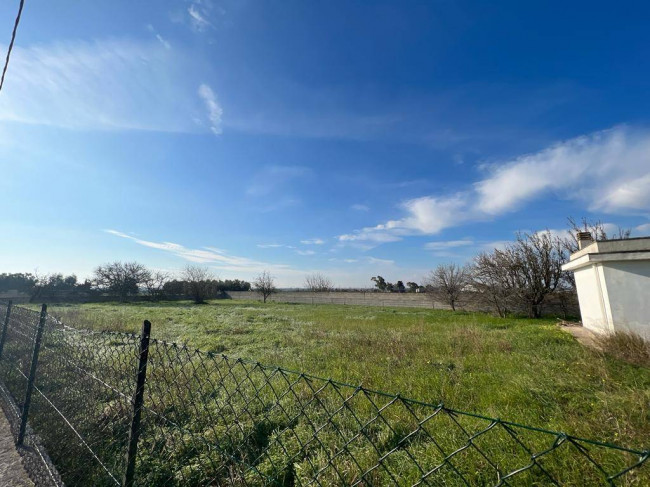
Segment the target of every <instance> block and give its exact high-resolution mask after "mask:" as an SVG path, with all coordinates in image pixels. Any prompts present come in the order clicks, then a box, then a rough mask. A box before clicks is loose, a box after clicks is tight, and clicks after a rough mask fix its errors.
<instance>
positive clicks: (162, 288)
mask: <svg viewBox="0 0 650 487" xmlns="http://www.w3.org/2000/svg"><path fill="white" fill-rule="evenodd" d="M250 290H251V283H249V282H247V281H244V280H239V279H233V280H230V279H226V280H221V279H217V278H215V277H214V276H213V275H212V274H211V273H210V272H209V270H208V269H206V268H202V267H198V266H187V267H186V268H184V269H183V271H182V272H181V274H180V276H178V277H174V276H172V274H170V273H168V272H164V271H158V270H152V269H149V268H147V267H146V266H144V265H143V264H140V263H138V262H111V263H107V264H103V265H100V266H98V267H97V268H95V270H94V272H93V276H92V278H91V279H86V280H84V281H83V282H80V281H79V280H78V279H77V276H76V275H74V274H71V275H68V276H65V275H63V274H60V273H55V274H49V275H39V274H37V273H3V274H0V292H9V291H17V292H19V293H22V294H28V295H29V296H30V299H31V300H32V301H37V300H41V299H60V300H64V299H77V298H82V299H88V300H92V299H93V297H98V296H109V297H113V298H115V299H117V300H119V301H127V300H129V299H131V298H133V297H143V298H147V299H150V300H152V301H158V300H161V299H165V298H169V297H178V296H183V297H188V298H191V299H193V300H194V301H195V302H203V301H205V300H206V299H210V298H217V297H220V296H221V295H222V294H223V293H224V292H226V291H250Z"/></svg>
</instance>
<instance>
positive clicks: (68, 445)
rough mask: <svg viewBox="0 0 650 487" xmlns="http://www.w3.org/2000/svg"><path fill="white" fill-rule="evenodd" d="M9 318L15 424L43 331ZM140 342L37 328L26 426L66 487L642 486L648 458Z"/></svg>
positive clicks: (28, 318) (49, 321)
mask: <svg viewBox="0 0 650 487" xmlns="http://www.w3.org/2000/svg"><path fill="white" fill-rule="evenodd" d="M6 315H7V305H6V304H0V319H1V318H2V317H4V316H6ZM8 316H9V319H8V320H5V322H4V324H3V325H4V326H3V335H4V339H0V342H2V345H0V354H1V355H0V379H1V381H2V382H3V383H4V386H5V388H6V389H8V391H9V392H10V394H11V396H12V398H13V400H14V401H15V403H16V405H17V407H18V408H20V409H21V411H23V410H24V398H25V390H26V388H28V383H29V377H30V368H31V365H32V362H31V360H32V358H33V350H34V345H35V342H36V335H37V333H38V325H39V319H40V315H39V313H38V312H34V311H31V310H28V309H24V308H19V307H13V308H12V309H11V312H10V313H9V314H8ZM142 338H143V337H142V336H140V335H134V334H126V333H114V332H91V331H83V330H78V329H73V328H70V327H67V326H65V325H64V324H62V323H60V322H58V321H56V320H54V319H53V318H51V317H46V319H45V320H44V325H43V338H42V343H41V347H40V348H41V350H40V355H39V357H38V364H37V368H36V373H35V378H34V381H33V389H34V390H33V393H32V400H31V402H32V404H31V406H30V407H29V408H28V410H29V417H28V423H29V425H30V427H31V429H32V430H33V432H34V434H35V435H37V436H38V437H39V438H40V440H41V441H42V442H43V444H44V446H45V449H46V450H47V452H48V454H49V455H50V457H51V458H52V461H53V463H54V465H55V466H56V468H57V470H58V474H59V475H60V479H61V482H62V483H65V484H66V485H80V486H86V485H93V486H103V485H141V486H158V485H165V486H167V485H170V486H213V485H233V486H287V487H288V486H323V487H324V486H338V485H341V486H384V485H399V486H415V485H422V486H456V485H458V486H488V485H489V486H501V485H503V486H515V485H638V486H643V485H650V471H649V470H650V469H649V468H648V464H650V462H649V461H648V457H649V455H650V452H649V451H648V450H647V449H645V450H644V449H630V448H624V447H621V446H617V445H613V444H607V443H602V442H596V441H591V440H587V439H583V438H578V437H575V436H571V435H567V434H564V433H561V432H554V431H548V430H544V429H540V428H535V427H531V426H527V425H522V424H517V423H513V422H509V421H505V420H501V419H496V418H490V417H486V416H482V415H479V414H472V413H467V412H463V411H459V410H456V409H452V408H450V407H447V406H446V405H443V404H428V403H423V402H419V401H416V400H412V399H408V398H404V397H402V396H400V395H395V394H387V393H384V392H380V391H373V390H369V389H366V388H363V387H361V386H354V385H350V384H344V383H341V382H337V381H334V380H331V379H323V378H319V377H314V376H311V375H308V374H304V373H301V372H297V371H291V370H287V369H283V368H280V367H274V366H268V365H263V364H260V363H258V362H254V361H249V360H244V359H235V358H230V357H227V356H225V355H222V354H219V353H208V352H203V351H200V350H194V349H190V348H187V347H185V346H182V345H178V344H175V343H168V342H164V341H160V340H155V339H151V340H150V341H149V342H143V341H142ZM143 343H144V345H143ZM143 346H144V347H145V348H146V352H147V353H146V354H145V355H144V359H145V363H146V383H145V386H144V388H140V389H138V387H137V382H136V381H137V378H138V376H140V378H141V379H142V380H144V374H143V372H144V371H143V367H142V364H143V362H142V359H143V353H142V352H143V349H142V347H143ZM147 355H148V356H147ZM138 390H139V391H140V392H141V393H143V394H141V396H140V398H141V400H142V404H141V406H140V405H139V402H138V401H139V400H138V399H137V396H138V394H137V391H138ZM136 416H137V419H135V418H136ZM134 432H135V433H136V434H135V435H134ZM645 446H647V445H645ZM134 447H137V448H134ZM129 465H130V466H131V467H132V468H131V469H129Z"/></svg>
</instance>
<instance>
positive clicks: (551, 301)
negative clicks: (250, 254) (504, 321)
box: [225, 291, 580, 316]
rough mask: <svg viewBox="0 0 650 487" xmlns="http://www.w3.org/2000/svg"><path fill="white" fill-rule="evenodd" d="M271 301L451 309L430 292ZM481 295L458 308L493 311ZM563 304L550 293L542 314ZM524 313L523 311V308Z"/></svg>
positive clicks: (291, 296) (301, 295)
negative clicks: (482, 302)
mask: <svg viewBox="0 0 650 487" xmlns="http://www.w3.org/2000/svg"><path fill="white" fill-rule="evenodd" d="M225 294H226V295H227V296H228V297H229V298H230V299H235V300H237V299H242V300H259V299H261V298H260V295H259V294H257V293H255V292H254V291H227V292H226V293H225ZM268 301H275V302H278V303H295V304H340V305H351V306H353V305H357V306H380V307H384V306H386V307H395V308H428V309H445V310H450V309H451V306H449V305H448V304H447V303H444V302H442V301H439V300H436V299H434V298H433V297H432V296H431V295H430V294H427V293H383V292H360V291H352V292H348V291H332V292H308V291H278V292H277V293H275V294H272V295H271V296H270V297H269V298H268ZM480 302H481V300H480V299H479V298H478V296H474V295H472V294H471V293H468V294H467V295H466V296H465V297H464V298H463V300H462V301H461V302H460V303H458V304H457V305H456V307H457V309H461V310H466V311H481V312H491V311H492V309H491V308H490V307H489V306H486V305H484V304H480ZM564 311H565V310H563V309H562V306H561V305H560V303H559V302H558V300H557V299H555V296H553V295H549V296H548V298H547V302H546V303H544V305H543V307H542V314H543V315H545V316H561V315H563V314H564ZM522 312H523V310H522ZM568 314H570V315H572V316H579V315H580V309H579V308H578V305H577V299H576V302H575V303H572V304H570V305H569V306H568Z"/></svg>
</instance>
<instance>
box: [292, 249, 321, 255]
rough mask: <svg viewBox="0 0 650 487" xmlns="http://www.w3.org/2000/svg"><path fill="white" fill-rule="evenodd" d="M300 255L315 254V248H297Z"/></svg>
mask: <svg viewBox="0 0 650 487" xmlns="http://www.w3.org/2000/svg"><path fill="white" fill-rule="evenodd" d="M296 253H297V254H298V255H315V254H316V252H315V251H313V250H296Z"/></svg>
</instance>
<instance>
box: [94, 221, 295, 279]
mask: <svg viewBox="0 0 650 487" xmlns="http://www.w3.org/2000/svg"><path fill="white" fill-rule="evenodd" d="M104 231H105V232H106V233H109V234H111V235H115V236H116V237H120V238H125V239H128V240H131V241H133V242H135V243H136V244H138V245H142V246H144V247H149V248H152V249H157V250H162V251H165V252H169V253H171V254H173V255H176V256H178V257H181V258H182V259H184V260H187V261H189V262H194V263H198V264H206V265H208V264H209V265H210V266H211V267H213V268H215V269H221V270H228V271H242V272H261V271H263V270H276V271H284V272H287V271H292V269H291V267H290V266H288V265H285V264H273V263H269V262H261V261H258V260H254V259H249V258H247V257H239V256H235V255H231V254H228V253H227V252H226V251H224V250H222V249H218V248H215V247H201V248H198V249H192V248H187V247H185V246H183V245H180V244H177V243H173V242H154V241H150V240H144V239H141V238H138V237H134V236H132V235H129V234H127V233H124V232H120V231H118V230H110V229H109V230H104ZM296 272H297V271H296Z"/></svg>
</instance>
